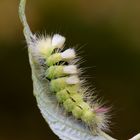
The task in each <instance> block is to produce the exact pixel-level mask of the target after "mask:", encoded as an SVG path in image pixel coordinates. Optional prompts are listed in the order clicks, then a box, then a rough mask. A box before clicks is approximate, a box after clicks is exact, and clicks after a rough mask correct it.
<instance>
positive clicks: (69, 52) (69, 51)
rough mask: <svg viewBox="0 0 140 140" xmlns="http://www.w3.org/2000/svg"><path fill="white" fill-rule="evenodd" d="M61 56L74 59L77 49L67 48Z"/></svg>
mask: <svg viewBox="0 0 140 140" xmlns="http://www.w3.org/2000/svg"><path fill="white" fill-rule="evenodd" d="M61 57H62V58H63V59H74V58H75V51H74V49H67V50H66V51H64V52H63V53H61Z"/></svg>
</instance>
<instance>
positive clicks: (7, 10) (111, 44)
mask: <svg viewBox="0 0 140 140" xmlns="http://www.w3.org/2000/svg"><path fill="white" fill-rule="evenodd" d="M18 3H19V1H18V0H0V64H1V68H0V71H1V74H0V75H1V78H0V84H1V86H0V87H1V90H0V140H58V138H57V137H56V136H55V135H54V134H53V133H52V132H51V130H50V129H49V127H48V125H47V124H46V122H45V121H44V119H43V118H42V116H41V115H40V112H39V109H38V108H37V105H36V101H35V98H34V97H33V94H32V81H31V71H30V66H29V63H28V54H27V48H26V42H25V39H24V36H23V34H22V26H21V23H20V21H19V18H18ZM26 12H27V17H28V21H29V23H30V26H31V29H32V31H33V32H37V33H45V32H46V33H48V34H52V33H61V34H62V35H64V36H66V38H67V41H66V44H67V46H75V45H76V46H78V47H79V48H80V47H82V49H81V51H82V52H83V53H82V54H81V56H82V57H84V59H86V61H85V63H83V64H82V67H90V68H88V69H87V70H86V75H90V77H91V78H89V79H88V80H89V82H90V83H91V84H92V85H93V86H96V87H97V90H98V91H99V93H98V94H99V96H101V97H103V99H104V100H105V101H107V104H108V105H111V106H113V112H112V122H113V123H112V124H111V131H112V132H110V134H111V135H112V136H113V137H116V138H119V139H120V140H123V139H128V138H130V137H132V136H133V135H135V134H137V133H138V132H140V1H139V0H39V1H38V0H36V1H35V0H28V3H27V10H26Z"/></svg>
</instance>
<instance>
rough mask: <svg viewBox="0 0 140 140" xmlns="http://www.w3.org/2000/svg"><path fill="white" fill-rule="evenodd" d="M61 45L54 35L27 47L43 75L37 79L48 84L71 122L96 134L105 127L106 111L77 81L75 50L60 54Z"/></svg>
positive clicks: (61, 40) (41, 38)
mask: <svg viewBox="0 0 140 140" xmlns="http://www.w3.org/2000/svg"><path fill="white" fill-rule="evenodd" d="M64 42H65V38H64V37H63V36H61V35H59V34H55V35H53V36H52V37H50V36H48V37H44V36H43V37H40V38H37V37H35V39H34V41H33V42H30V45H29V47H30V49H31V52H33V55H34V57H35V58H34V59H36V63H37V65H39V66H38V67H39V68H40V71H42V73H41V75H40V78H41V76H42V77H45V78H46V80H48V82H49V89H50V91H51V92H52V93H51V94H55V96H56V100H57V101H58V103H60V104H61V105H62V106H63V107H64V109H65V111H66V112H69V113H71V114H72V115H73V116H74V118H76V119H80V120H82V121H83V122H84V123H85V124H86V125H87V126H89V127H90V128H91V130H92V132H94V134H98V130H106V129H107V127H108V125H107V123H108V121H107V116H106V114H107V113H108V109H107V108H105V107H102V106H101V105H100V104H99V103H98V101H96V99H95V98H94V95H92V93H90V91H89V90H88V88H86V87H85V86H84V80H83V78H82V79H81V80H80V79H79V77H78V74H79V73H80V72H79V70H78V68H77V65H76V62H77V63H78V62H79V61H76V53H75V50H74V49H72V48H69V49H66V50H64V51H63V47H64ZM42 65H43V66H42ZM87 95H88V96H89V97H88V98H87ZM91 98H93V99H94V101H92V100H91Z"/></svg>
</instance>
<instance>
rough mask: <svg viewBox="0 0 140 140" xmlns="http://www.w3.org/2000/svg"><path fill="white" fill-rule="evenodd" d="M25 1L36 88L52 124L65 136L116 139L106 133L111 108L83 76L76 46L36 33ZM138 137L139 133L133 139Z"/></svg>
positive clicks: (65, 138)
mask: <svg viewBox="0 0 140 140" xmlns="http://www.w3.org/2000/svg"><path fill="white" fill-rule="evenodd" d="M25 4H26V0H20V5H19V16H20V20H21V22H22V24H23V27H24V30H23V32H24V36H25V38H26V42H27V45H28V53H29V62H30V66H31V70H32V79H33V91H34V95H35V97H36V100H37V104H38V107H39V109H40V110H41V113H42V115H43V117H44V118H45V120H46V121H47V123H48V124H49V126H50V128H51V129H52V131H53V132H54V133H55V134H56V135H57V136H58V137H59V138H60V139H62V140H79V139H80V140H115V139H114V138H112V137H110V136H109V135H108V134H106V133H104V131H106V130H108V129H109V115H108V113H109V108H107V107H104V105H103V104H102V103H101V102H100V101H99V99H98V98H97V97H96V95H95V94H94V92H92V91H91V90H90V88H89V87H88V86H87V83H86V81H85V80H84V78H83V77H82V76H81V73H82V70H81V68H79V65H78V63H79V59H78V57H77V55H76V52H75V49H74V48H68V49H65V40H66V38H65V37H63V36H61V35H59V34H54V35H53V36H46V35H42V36H38V35H36V34H33V33H32V32H31V30H30V27H29V25H28V23H27V21H26V16H25ZM58 105H59V106H58ZM65 113H66V115H65ZM139 138H140V135H139V134H138V135H136V136H135V137H134V138H132V139H131V140H138V139H139Z"/></svg>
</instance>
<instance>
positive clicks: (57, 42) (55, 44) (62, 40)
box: [52, 34, 66, 48]
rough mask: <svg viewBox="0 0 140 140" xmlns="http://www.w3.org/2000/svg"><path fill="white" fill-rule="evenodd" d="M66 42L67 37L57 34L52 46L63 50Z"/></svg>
mask: <svg viewBox="0 0 140 140" xmlns="http://www.w3.org/2000/svg"><path fill="white" fill-rule="evenodd" d="M65 40H66V39H65V37H63V36H61V35H59V34H55V35H54V36H53V38H52V46H53V47H55V48H61V47H63V45H64V43H65Z"/></svg>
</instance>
